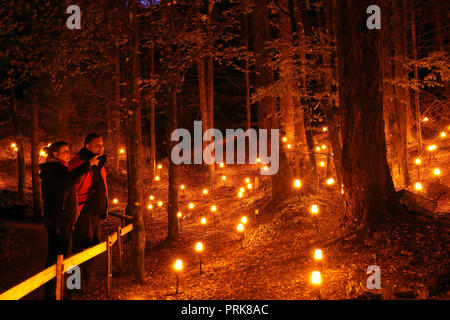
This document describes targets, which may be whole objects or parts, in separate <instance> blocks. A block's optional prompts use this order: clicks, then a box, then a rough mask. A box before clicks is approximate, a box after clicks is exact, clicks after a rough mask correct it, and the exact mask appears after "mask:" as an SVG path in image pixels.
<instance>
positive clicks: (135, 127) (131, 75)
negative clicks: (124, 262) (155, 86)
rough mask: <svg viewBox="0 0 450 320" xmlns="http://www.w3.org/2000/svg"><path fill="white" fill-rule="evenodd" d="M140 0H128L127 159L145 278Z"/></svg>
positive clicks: (138, 271)
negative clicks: (138, 12) (140, 84)
mask: <svg viewBox="0 0 450 320" xmlns="http://www.w3.org/2000/svg"><path fill="white" fill-rule="evenodd" d="M137 7H138V1H136V0H132V1H128V12H127V13H128V15H127V16H128V19H129V20H128V45H129V47H128V50H127V51H128V59H127V60H128V63H127V78H126V80H127V90H126V94H127V109H128V115H129V118H128V124H127V129H128V130H127V142H128V147H127V158H128V161H129V168H128V169H129V171H128V184H129V188H128V190H129V194H128V210H129V212H130V214H131V216H133V228H134V268H135V269H134V271H135V277H136V280H137V281H139V282H143V281H144V279H145V242H146V237H145V225H144V219H143V206H144V202H143V201H144V198H143V194H142V176H143V172H142V156H143V155H142V133H141V98H140V91H139V85H138V81H139V78H140V68H139V36H138V17H137Z"/></svg>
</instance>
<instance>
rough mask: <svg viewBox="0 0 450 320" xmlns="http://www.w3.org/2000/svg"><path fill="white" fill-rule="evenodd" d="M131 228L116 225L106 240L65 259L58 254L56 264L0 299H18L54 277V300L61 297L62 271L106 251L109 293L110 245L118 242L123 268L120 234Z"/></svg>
mask: <svg viewBox="0 0 450 320" xmlns="http://www.w3.org/2000/svg"><path fill="white" fill-rule="evenodd" d="M125 217H126V218H125ZM121 218H122V219H123V220H122V222H123V223H122V224H124V221H125V219H127V220H128V216H124V217H121ZM132 230H133V225H132V224H129V225H127V226H125V227H118V229H117V232H114V233H113V234H111V235H108V237H107V239H106V241H103V242H101V243H99V244H97V245H95V246H93V247H90V248H88V249H86V250H84V251H82V252H80V253H77V254H75V255H73V256H71V257H69V258H67V259H63V256H62V255H59V256H58V258H57V260H56V264H54V265H52V266H51V267H48V268H47V269H45V270H43V271H41V272H39V273H38V274H36V275H34V276H32V277H31V278H28V279H27V280H25V281H23V282H22V283H19V284H18V285H16V286H14V287H12V288H11V289H9V290H7V291H5V292H3V293H2V294H0V300H18V299H21V298H22V297H24V296H26V295H27V294H29V293H30V292H32V291H34V290H36V289H37V288H39V287H40V286H42V285H44V284H45V283H47V282H49V281H50V280H52V279H53V278H55V277H56V300H62V299H63V292H64V273H66V272H67V270H69V269H70V268H71V267H73V266H78V265H80V264H82V263H83V262H86V261H88V260H90V259H92V258H94V257H96V256H98V255H100V254H102V253H103V252H105V251H106V253H107V260H108V269H107V270H108V272H107V276H106V279H107V281H106V283H107V285H106V290H107V294H108V295H109V294H110V293H111V278H112V247H113V245H114V243H116V242H117V243H118V247H117V249H118V254H119V267H120V270H122V269H123V243H122V236H124V235H126V234H127V233H129V232H131V231H132Z"/></svg>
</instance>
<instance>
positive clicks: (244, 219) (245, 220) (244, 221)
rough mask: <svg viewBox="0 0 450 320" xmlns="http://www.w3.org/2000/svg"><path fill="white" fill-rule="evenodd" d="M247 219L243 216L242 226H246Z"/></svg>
mask: <svg viewBox="0 0 450 320" xmlns="http://www.w3.org/2000/svg"><path fill="white" fill-rule="evenodd" d="M247 220H248V219H247V217H246V216H243V217H242V218H241V223H243V224H246V223H247Z"/></svg>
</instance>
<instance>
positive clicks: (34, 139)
mask: <svg viewBox="0 0 450 320" xmlns="http://www.w3.org/2000/svg"><path fill="white" fill-rule="evenodd" d="M32 108H33V110H32V114H31V182H32V187H33V217H34V218H35V219H36V220H40V219H42V195H41V180H40V178H39V107H38V105H37V104H36V103H34V104H33V106H32Z"/></svg>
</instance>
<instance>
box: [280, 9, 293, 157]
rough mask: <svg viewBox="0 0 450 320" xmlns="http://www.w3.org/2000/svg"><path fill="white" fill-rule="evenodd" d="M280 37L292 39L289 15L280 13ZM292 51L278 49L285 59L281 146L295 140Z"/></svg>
mask: <svg viewBox="0 0 450 320" xmlns="http://www.w3.org/2000/svg"><path fill="white" fill-rule="evenodd" d="M282 3H283V5H285V4H286V3H287V0H284V1H283V2H282ZM279 25H280V38H281V39H284V40H285V41H287V42H291V39H292V31H291V25H290V21H289V17H287V16H286V15H284V14H282V15H281V17H280V22H279ZM292 58H293V57H292V51H291V50H289V48H287V47H285V48H284V49H281V50H280V59H281V60H282V61H286V63H282V64H281V66H280V78H281V81H283V83H284V84H285V88H286V90H285V92H282V94H281V97H280V112H281V122H280V124H281V126H280V127H281V130H282V131H283V132H284V136H285V137H286V138H287V143H284V144H283V146H284V147H286V146H287V144H291V145H294V146H295V145H296V144H295V143H294V142H295V140H294V139H295V119H294V107H295V106H294V101H295V98H294V95H293V91H294V85H293V84H292V83H293V80H294V79H295V75H294V74H293V72H292V70H291V69H290V68H289V66H290V65H291V63H289V61H292ZM285 151H286V152H287V153H288V158H289V160H290V161H289V162H291V159H290V158H291V157H292V156H293V154H292V153H291V152H290V150H289V149H287V148H285Z"/></svg>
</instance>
